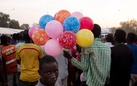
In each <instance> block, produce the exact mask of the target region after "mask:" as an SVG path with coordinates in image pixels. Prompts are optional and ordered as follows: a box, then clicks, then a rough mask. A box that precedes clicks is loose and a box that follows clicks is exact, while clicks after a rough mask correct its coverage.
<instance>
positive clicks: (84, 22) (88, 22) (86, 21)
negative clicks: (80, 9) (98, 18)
mask: <svg viewBox="0 0 137 86" xmlns="http://www.w3.org/2000/svg"><path fill="white" fill-rule="evenodd" d="M80 25H81V26H80V29H85V28H86V29H89V30H92V29H93V27H94V23H93V21H92V19H91V18H89V17H82V18H81V19H80Z"/></svg>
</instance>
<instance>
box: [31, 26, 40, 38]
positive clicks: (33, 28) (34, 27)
mask: <svg viewBox="0 0 137 86" xmlns="http://www.w3.org/2000/svg"><path fill="white" fill-rule="evenodd" d="M36 29H40V26H39V25H35V26H32V27H31V28H30V29H29V37H30V38H32V34H33V32H34V31H35V30H36Z"/></svg>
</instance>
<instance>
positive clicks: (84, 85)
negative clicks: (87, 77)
mask: <svg viewBox="0 0 137 86" xmlns="http://www.w3.org/2000/svg"><path fill="white" fill-rule="evenodd" d="M80 86H88V85H87V84H86V81H82V82H81V84H80Z"/></svg>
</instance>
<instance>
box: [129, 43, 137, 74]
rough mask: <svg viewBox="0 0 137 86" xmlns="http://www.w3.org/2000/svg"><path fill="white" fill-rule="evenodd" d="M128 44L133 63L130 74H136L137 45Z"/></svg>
mask: <svg viewBox="0 0 137 86" xmlns="http://www.w3.org/2000/svg"><path fill="white" fill-rule="evenodd" d="M128 46H129V47H130V48H131V50H132V55H133V63H132V68H131V74H137V45H135V44H128Z"/></svg>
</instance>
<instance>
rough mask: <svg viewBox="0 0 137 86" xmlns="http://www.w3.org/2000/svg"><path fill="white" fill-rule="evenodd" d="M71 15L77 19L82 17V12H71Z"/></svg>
mask: <svg viewBox="0 0 137 86" xmlns="http://www.w3.org/2000/svg"><path fill="white" fill-rule="evenodd" d="M71 16H73V17H76V18H77V19H80V18H82V17H83V14H82V13H81V12H73V13H72V14H71Z"/></svg>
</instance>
